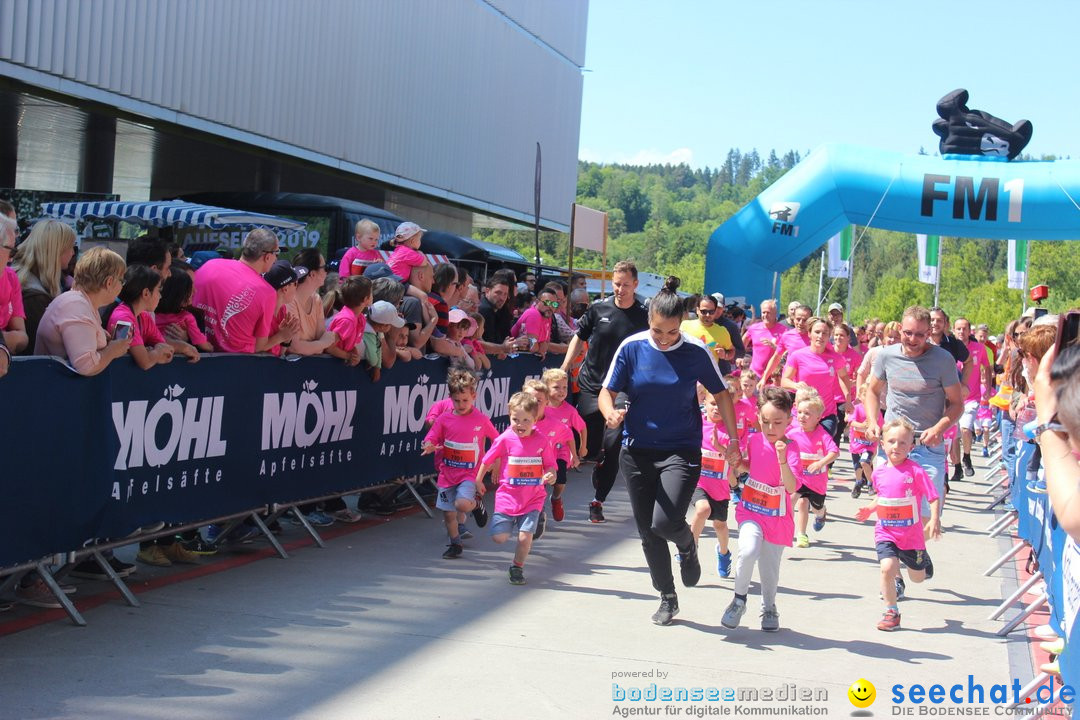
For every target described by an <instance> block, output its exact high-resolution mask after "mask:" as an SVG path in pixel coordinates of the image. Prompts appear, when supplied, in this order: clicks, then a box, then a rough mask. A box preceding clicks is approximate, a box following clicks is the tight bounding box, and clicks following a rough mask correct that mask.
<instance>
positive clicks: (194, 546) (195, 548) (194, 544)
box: [184, 536, 217, 555]
mask: <svg viewBox="0 0 1080 720" xmlns="http://www.w3.org/2000/svg"><path fill="white" fill-rule="evenodd" d="M184 547H185V548H187V550H188V552H191V553H195V554H196V555H216V554H217V548H216V547H214V546H213V545H211V544H210V543H208V542H206V541H205V540H203V539H202V537H201V536H197V537H195V538H194V539H193V540H188V541H187V542H185V543H184Z"/></svg>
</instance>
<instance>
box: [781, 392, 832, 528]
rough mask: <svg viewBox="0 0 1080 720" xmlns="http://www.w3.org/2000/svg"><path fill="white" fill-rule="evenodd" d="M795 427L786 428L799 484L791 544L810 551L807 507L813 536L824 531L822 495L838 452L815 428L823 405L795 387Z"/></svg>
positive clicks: (814, 394) (813, 395) (814, 395)
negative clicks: (795, 455) (796, 459)
mask: <svg viewBox="0 0 1080 720" xmlns="http://www.w3.org/2000/svg"><path fill="white" fill-rule="evenodd" d="M795 408H796V414H795V424H793V425H792V426H791V427H790V428H788V432H787V436H788V438H789V439H790V440H791V442H793V443H794V444H795V447H796V448H798V450H799V463H798V465H797V466H796V467H795V477H796V478H798V480H799V488H798V490H797V491H796V492H797V493H798V495H799V497H798V499H797V500H796V501H795V509H796V512H797V519H796V521H795V522H796V524H797V526H798V529H797V531H796V533H795V544H796V545H797V546H798V547H801V548H807V547H810V538H809V537H807V535H806V523H807V521H808V520H809V519H810V517H809V516H810V513H809V510H808V508H807V506H809V507H811V508H813V509H814V532H816V533H819V532H821V531H822V530H824V529H825V516H826V511H825V494H826V493H827V492H828V489H829V465H830V464H831V463H832V461H833V460H835V459H836V458H838V457H839V456H840V450H839V449H838V448H837V447H836V443H835V442H833V439H832V436H830V435H829V433H827V432H826V431H825V428H823V427H821V426H820V425H819V424H818V421H819V420H821V414H822V413H823V412H824V411H825V403H824V402H823V401H822V399H821V396H820V395H818V392H817V390H815V389H814V388H812V387H810V386H809V385H806V384H805V383H799V389H798V391H797V392H796V393H795Z"/></svg>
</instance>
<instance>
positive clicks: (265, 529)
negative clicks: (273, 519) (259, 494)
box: [249, 512, 289, 560]
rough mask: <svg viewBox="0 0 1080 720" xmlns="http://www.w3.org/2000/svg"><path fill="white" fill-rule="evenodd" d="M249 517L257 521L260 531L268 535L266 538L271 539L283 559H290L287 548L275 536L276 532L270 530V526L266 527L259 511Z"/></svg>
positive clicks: (256, 525)
mask: <svg viewBox="0 0 1080 720" xmlns="http://www.w3.org/2000/svg"><path fill="white" fill-rule="evenodd" d="M249 517H250V518H251V520H252V522H254V523H255V527H257V528H259V531H260V532H262V534H263V535H265V536H266V539H267V540H269V541H270V544H271V545H273V546H274V549H275V550H277V554H278V555H280V556H281V558H282V559H283V560H288V559H289V553H287V552H285V548H283V547H282V546H281V543H279V542H278V539H277V538H276V537H274V533H272V532H270V528H268V527H266V523H264V522H263V520H262V518H261V517H259V513H257V512H253V513H251V515H250V516H249Z"/></svg>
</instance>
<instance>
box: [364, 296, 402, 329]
mask: <svg viewBox="0 0 1080 720" xmlns="http://www.w3.org/2000/svg"><path fill="white" fill-rule="evenodd" d="M368 317H370V318H371V322H377V323H379V324H381V325H392V326H393V327H396V328H399V327H402V326H404V325H405V318H403V317H401V316H400V315H398V312H397V308H395V307H394V306H393V305H391V304H390V303H388V302H386V301H385V300H377V301H375V302H374V303H372V304H371V309H370V310H369V311H368Z"/></svg>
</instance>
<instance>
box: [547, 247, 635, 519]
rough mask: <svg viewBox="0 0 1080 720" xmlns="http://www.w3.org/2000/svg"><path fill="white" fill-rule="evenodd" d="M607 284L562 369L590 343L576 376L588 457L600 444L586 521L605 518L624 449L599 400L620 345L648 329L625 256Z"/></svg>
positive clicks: (621, 398)
mask: <svg viewBox="0 0 1080 720" xmlns="http://www.w3.org/2000/svg"><path fill="white" fill-rule="evenodd" d="M611 284H612V288H613V291H614V293H613V295H612V296H611V297H609V298H606V299H605V300H602V301H601V302H597V303H593V304H592V305H590V306H589V309H588V310H586V311H585V314H584V315H582V316H581V318H580V319H578V325H577V333H576V334H575V335H574V337H573V338H572V339H571V340H570V347H569V348H568V349H567V351H566V359H565V360H564V361H563V367H562V369H563V371H565V372H567V373H569V372H570V364H571V363H572V362H573V359H574V358H575V357H577V354H578V351H579V350H580V349H581V344H582V343H584V342H587V343H588V344H589V350H588V352H587V353H586V355H585V361H584V362H583V363H582V365H581V374H580V376H579V377H578V384H579V386H580V387H581V394H580V395H579V396H578V404H577V409H578V412H579V413H580V414H581V417H582V418H583V419H584V420H585V424H586V428H587V430H588V436H589V445H590V447H589V455H590V456H592V455H595V450H596V445H595V444H594V443H595V442H596V441H601V443H602V444H601V445H600V448H599V450H600V456H599V460H598V461H597V463H596V467H594V468H593V488H595V490H596V496H595V497H594V498H593V500H592V502H591V503H589V520H590V521H592V522H594V523H601V522H604V510H603V503H604V500H606V499H607V496H608V493H609V492H611V488H612V487H614V486H615V478H616V476H617V475H618V474H619V450H620V448H621V447H622V425H620V426H618V427H617V428H609V427H607V425H606V424H605V422H604V416H603V414H602V413H601V412H600V407H599V405H598V404H597V398H598V396H599V395H600V391H601V389H602V388H603V385H604V377H605V376H606V375H607V372H608V368H609V367H610V366H611V361H612V359H613V358H614V357H615V352H616V351H617V350H618V349H619V345H621V344H622V341H623V340H625V339H626V338H628V337H629V336H631V335H633V334H634V333H637V332H641V331H643V330H647V329H648V327H649V314H648V311H647V310H646V309H645V306H644V305H642V304H641V303H639V302H638V301H637V299H636V298H635V297H634V292H635V291H636V290H637V286H638V273H637V267H636V266H635V265H634V263H632V262H629V261H626V260H624V261H622V262H618V263H616V264H615V267H614V269H613V270H612V273H611ZM625 401H626V397H625V395H621V394H620V395H619V396H618V398H617V400H616V406H617V407H623V406H624V405H625ZM594 439H595V440H594Z"/></svg>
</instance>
